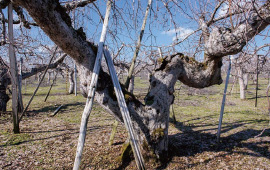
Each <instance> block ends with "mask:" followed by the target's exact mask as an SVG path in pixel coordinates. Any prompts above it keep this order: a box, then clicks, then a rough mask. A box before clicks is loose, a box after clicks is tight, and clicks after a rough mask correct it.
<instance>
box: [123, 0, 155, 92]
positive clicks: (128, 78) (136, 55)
mask: <svg viewBox="0 0 270 170" xmlns="http://www.w3.org/2000/svg"><path fill="white" fill-rule="evenodd" d="M151 4H152V0H148V5H147V8H146V11H145V15H144V19H143V24H142V28H141V31H140V35H139V38H138V41H137V45H136V49H135V52H134V54H133V58H132V62H131V65H130V68H129V71H128V76H127V80H126V82H125V87H126V88H127V89H128V87H129V83H130V79H131V77H132V75H133V72H134V68H135V63H136V60H137V57H138V54H139V51H140V48H141V41H142V38H143V34H144V30H145V26H146V21H147V17H148V13H149V10H150V7H151Z"/></svg>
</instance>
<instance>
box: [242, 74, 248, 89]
mask: <svg viewBox="0 0 270 170" xmlns="http://www.w3.org/2000/svg"><path fill="white" fill-rule="evenodd" d="M243 79H244V89H245V90H247V87H248V79H249V73H244V75H243Z"/></svg>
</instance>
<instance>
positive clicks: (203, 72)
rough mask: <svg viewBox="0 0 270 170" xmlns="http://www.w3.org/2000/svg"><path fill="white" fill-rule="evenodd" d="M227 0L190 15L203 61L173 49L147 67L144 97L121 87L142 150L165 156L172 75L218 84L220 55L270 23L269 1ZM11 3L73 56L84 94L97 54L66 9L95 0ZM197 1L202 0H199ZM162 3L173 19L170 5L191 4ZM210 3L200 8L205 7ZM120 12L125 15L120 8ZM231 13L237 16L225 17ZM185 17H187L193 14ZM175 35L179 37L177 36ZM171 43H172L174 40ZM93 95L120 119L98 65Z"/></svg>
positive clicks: (197, 84) (196, 82) (187, 81)
mask: <svg viewBox="0 0 270 170" xmlns="http://www.w3.org/2000/svg"><path fill="white" fill-rule="evenodd" d="M4 2H5V3H4ZM61 2H64V1H61ZM157 2H158V1H157ZM196 2H197V1H196ZM207 2H208V1H207ZM229 2H234V3H233V4H231V3H230V5H231V8H230V10H229V11H230V12H227V13H226V14H225V15H224V16H219V17H218V16H216V14H217V11H218V9H219V8H220V7H221V6H222V4H224V3H227V2H226V1H217V2H216V1H214V4H216V6H215V7H213V6H212V5H211V4H212V3H208V4H207V5H211V6H210V7H212V8H211V9H212V11H213V12H212V13H209V12H205V11H201V13H197V16H199V17H196V16H195V15H194V16H195V17H194V19H197V20H198V23H199V24H198V30H197V31H195V32H197V33H199V34H201V36H199V37H200V38H199V39H200V41H199V44H200V50H204V55H203V56H204V61H203V62H198V61H196V60H195V59H194V58H192V57H188V56H185V55H184V54H182V53H175V54H172V55H169V56H163V57H162V58H160V59H158V62H157V66H156V68H155V70H152V71H153V73H152V76H151V78H150V80H149V81H150V88H149V92H148V94H147V95H146V97H145V99H144V101H145V103H142V102H140V101H139V100H137V99H136V98H135V96H134V95H132V94H130V93H127V92H126V90H125V89H123V91H124V93H125V94H126V95H125V96H127V98H126V102H127V105H128V108H129V112H130V114H131V118H132V120H133V125H134V128H135V131H136V132H137V134H138V135H139V143H140V144H141V147H142V150H143V151H144V154H149V153H150V152H154V155H155V156H156V157H157V158H159V159H161V160H162V159H165V158H166V155H167V151H168V127H169V108H170V105H171V104H172V103H173V101H174V86H175V83H176V81H178V80H179V81H181V82H182V83H184V84H186V85H188V86H190V87H195V88H204V87H209V86H212V85H215V84H221V83H222V79H221V67H222V57H224V56H227V55H233V54H237V53H239V52H240V51H241V50H242V49H243V48H244V47H245V45H246V44H247V43H248V42H249V41H250V40H251V39H253V38H254V36H256V35H257V34H259V33H261V32H262V31H263V30H265V29H266V28H267V26H268V25H269V23H270V10H269V8H270V3H269V1H268V0H265V1H260V2H258V3H256V2H254V1H248V2H247V5H240V4H241V3H238V2H237V1H233V0H231V1H229ZM8 3H10V2H9V1H8V0H1V7H2V8H4V7H5V6H4V5H2V4H8ZM11 3H13V5H14V6H17V7H21V8H23V9H25V10H26V11H27V12H28V14H29V15H30V16H31V17H32V18H33V20H34V22H35V24H37V25H38V26H39V27H40V28H41V29H42V30H43V31H44V32H45V33H46V34H47V35H48V36H49V37H50V39H51V40H52V41H53V42H54V43H55V44H56V45H58V46H59V47H60V48H61V49H62V50H63V51H64V52H65V53H66V54H68V55H69V56H70V57H72V58H73V59H74V60H75V62H76V65H77V69H78V74H79V77H80V83H81V84H80V90H81V93H82V94H83V96H84V97H87V93H88V90H89V86H90V80H91V75H92V70H93V67H94V63H95V58H96V50H95V49H96V47H95V46H94V45H93V44H91V43H89V42H88V41H87V37H86V34H85V32H84V31H83V29H77V30H76V29H74V27H73V26H72V22H71V17H70V16H69V14H68V11H70V10H72V9H74V8H76V7H85V6H87V5H88V4H89V3H95V2H94V0H83V1H79V2H78V3H74V2H66V3H64V4H63V5H61V4H60V2H59V0H12V1H11ZM118 3H119V4H118ZM120 3H121V2H117V1H116V2H115V7H116V8H115V11H116V12H117V11H118V10H117V9H118V8H117V6H121V5H120ZM125 3H127V2H125ZM194 3H195V2H194ZM197 3H200V5H203V4H202V3H201V1H198V2H197ZM205 3H206V2H205ZM153 4H154V3H153ZM162 4H163V5H164V6H163V7H164V9H165V10H163V11H165V14H166V15H167V16H169V17H172V18H174V20H172V21H176V20H181V18H175V16H174V15H173V13H172V10H171V7H176V8H179V10H176V12H179V13H180V11H181V12H185V10H184V9H182V7H183V6H185V7H186V6H189V5H190V4H188V2H182V1H179V2H178V1H162ZM90 5H91V4H90ZM233 5H234V6H233ZM95 6H96V5H95ZM96 7H98V6H96ZM210 7H209V8H208V9H207V8H203V9H205V10H209V9H210ZM160 8H161V7H159V8H158V7H157V8H152V11H153V12H154V15H158V14H159V12H160V13H162V11H161V10H160ZM96 9H98V8H96ZM180 9H181V10H180ZM155 10H156V11H155ZM118 14H119V13H118ZM121 15H124V13H122V14H121ZM121 15H120V14H119V15H113V17H114V20H113V21H117V22H118V20H120V19H121V17H122V16H121ZM127 15H129V14H127ZM164 16H165V15H164ZM235 16H237V17H238V18H239V20H233V19H227V18H233V17H235ZM115 17H116V18H115ZM117 17H119V18H117ZM190 17H191V18H192V16H190ZM219 21H221V23H219ZM230 21H231V22H230ZM123 22H125V21H123ZM134 24H136V22H134ZM173 24H174V23H173ZM174 25H175V27H176V26H177V25H176V24H174ZM121 26H122V25H121ZM121 26H119V27H121ZM88 27H91V25H88ZM91 29H92V28H91ZM93 29H94V28H93ZM109 33H110V34H112V35H115V37H116V38H115V39H117V34H118V32H117V31H112V30H111V32H110V31H109ZM177 40H178V38H176V41H177ZM178 42H179V41H178ZM179 43H180V42H179ZM176 44H177V43H174V45H176ZM108 45H110V44H108ZM95 99H96V101H97V102H98V103H99V104H100V105H101V106H102V107H103V108H105V109H106V110H107V111H108V112H109V113H111V114H112V115H114V116H115V118H116V119H117V120H119V121H121V122H122V121H123V119H122V116H121V114H120V109H119V107H118V103H117V100H116V96H115V94H114V93H113V84H112V81H111V79H110V76H109V75H108V74H107V73H106V72H104V71H103V70H101V71H100V78H99V80H98V86H97V91H96V96H95ZM151 155H153V154H151Z"/></svg>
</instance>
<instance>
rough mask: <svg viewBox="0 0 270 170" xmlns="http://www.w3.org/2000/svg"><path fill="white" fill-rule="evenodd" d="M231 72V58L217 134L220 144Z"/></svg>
mask: <svg viewBox="0 0 270 170" xmlns="http://www.w3.org/2000/svg"><path fill="white" fill-rule="evenodd" d="M230 72H231V58H230V63H229V68H228V71H227V77H226V83H225V88H224V93H223V98H222V105H221V109H220V116H219V124H218V132H217V142H219V139H220V132H221V125H222V119H223V113H224V107H225V102H226V93H227V87H228V82H229V78H230Z"/></svg>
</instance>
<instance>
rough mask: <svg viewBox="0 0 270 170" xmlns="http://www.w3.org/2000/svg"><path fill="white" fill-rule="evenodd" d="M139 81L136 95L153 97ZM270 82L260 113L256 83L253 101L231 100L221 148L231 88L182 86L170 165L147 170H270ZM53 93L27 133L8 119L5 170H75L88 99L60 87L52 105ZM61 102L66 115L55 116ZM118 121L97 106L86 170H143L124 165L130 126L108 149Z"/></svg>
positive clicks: (1, 160) (1, 128)
mask: <svg viewBox="0 0 270 170" xmlns="http://www.w3.org/2000/svg"><path fill="white" fill-rule="evenodd" d="M32 82H34V81H32ZM135 82H136V83H135V84H136V85H135V86H136V89H135V94H137V95H143V94H145V93H142V92H146V91H147V87H148V86H147V84H148V82H147V81H146V80H142V79H140V78H136V80H135ZM35 83H36V82H34V83H32V84H31V85H29V86H28V87H27V91H26V93H25V89H24V88H23V92H24V93H25V94H24V95H23V99H24V103H25V104H26V103H27V102H28V100H29V99H30V97H31V94H32V93H33V91H34V88H35ZM266 84H267V81H266V80H263V79H261V80H260V87H259V88H260V90H259V98H258V107H257V108H255V107H254V103H255V98H254V97H255V85H249V87H248V91H247V94H248V97H247V99H246V100H240V99H239V87H235V88H234V90H233V91H232V92H233V93H232V94H230V95H227V101H226V106H225V114H224V119H223V126H222V134H221V143H220V144H219V145H218V143H217V142H216V132H217V126H218V119H219V112H220V105H221V100H222V94H223V88H224V84H223V85H220V86H213V87H210V88H206V89H201V90H197V89H192V88H188V87H186V86H183V85H181V84H177V85H176V87H175V89H176V92H175V95H176V99H175V103H174V105H173V110H174V112H175V115H176V119H177V122H176V124H173V123H172V122H171V123H170V128H169V134H170V136H169V139H170V144H169V148H170V151H169V155H168V159H169V161H168V163H167V164H165V165H157V164H153V163H151V164H150V163H147V169H198V170H199V169H200V170H201V169H270V167H269V165H270V126H269V115H268V109H267V98H266V95H265V89H266ZM231 86H232V84H230V85H229V87H228V90H230V88H231ZM48 88H49V87H48V86H45V85H44V87H41V88H40V90H39V91H38V94H37V96H36V97H35V99H34V101H33V103H32V104H31V106H30V108H29V115H28V116H26V117H24V119H23V121H22V122H21V124H20V128H21V134H17V135H14V134H12V124H11V117H10V115H9V112H8V113H7V114H4V115H2V116H1V117H0V169H72V166H73V161H74V157H75V152H76V145H77V138H78V132H79V126H80V119H81V113H82V111H83V108H84V103H85V99H84V98H83V97H82V96H80V95H78V96H74V95H67V94H66V85H65V83H64V82H59V81H58V82H57V84H56V86H54V87H53V89H52V91H51V95H50V96H49V98H48V100H47V102H44V98H45V96H46V93H47V91H48ZM179 89H180V90H179ZM10 103H11V102H9V104H10ZM61 104H64V107H63V108H62V109H61V111H60V112H59V113H58V114H57V115H56V116H55V117H49V116H48V115H49V114H51V113H53V112H54V110H55V109H56V108H57V107H58V106H60V105H61ZM9 110H10V106H9ZM113 121H114V118H113V117H112V116H111V115H109V114H108V113H106V112H105V111H104V110H103V109H102V108H101V107H99V106H98V105H95V106H94V109H93V111H92V113H91V116H90V120H89V123H88V130H87V138H86V145H85V148H84V153H83V159H82V163H81V169H136V167H135V162H134V161H131V162H128V163H126V164H124V165H121V164H120V163H119V161H118V159H117V158H118V157H119V156H120V154H121V152H120V150H121V144H122V143H123V142H124V141H125V140H126V138H127V133H126V131H125V128H124V127H123V125H119V127H118V132H117V134H116V137H115V140H114V144H113V146H108V142H109V135H110V131H111V126H112V123H113ZM263 129H265V131H264V132H263V133H262V134H261V135H260V136H258V137H256V136H257V135H259V134H260V133H261V132H262V130H263Z"/></svg>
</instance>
